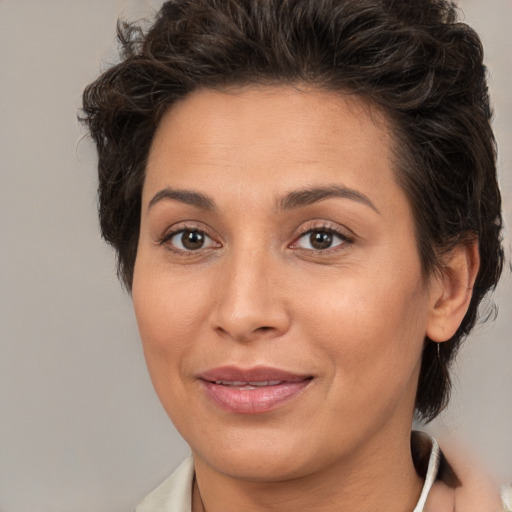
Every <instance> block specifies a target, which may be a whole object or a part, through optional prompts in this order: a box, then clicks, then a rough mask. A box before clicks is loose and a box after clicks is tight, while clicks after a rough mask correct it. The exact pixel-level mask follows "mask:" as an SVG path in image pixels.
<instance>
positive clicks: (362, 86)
mask: <svg viewBox="0 0 512 512" xmlns="http://www.w3.org/2000/svg"><path fill="white" fill-rule="evenodd" d="M118 40H119V42H120V55H121V62H120V63H119V64H117V65H114V66H113V67H111V68H110V69H108V70H107V71H106V72H104V73H103V74H102V75H101V76H100V77H99V78H98V79H97V80H96V81H95V82H93V83H92V84H90V85H89V86H88V87H87V88H86V89H85V91H84V95H83V112H82V114H81V120H82V121H83V122H84V123H85V124H86V125H87V127H88V129H89V131H90V134H91V136H92V138H93V140H94V141H95V143H96V145H97V150H98V156H99V162H98V170H99V216H100V224H101V230H102V234H103V237H104V238H105V240H106V241H107V242H109V243H110V244H111V245H112V246H113V247H114V248H115V250H116V251H117V257H118V272H119V276H120V278H121V280H122V281H123V283H124V284H125V286H126V287H127V289H128V290H130V289H131V283H132V278H133V270H134V264H135V258H136V253H137V243H138V237H139V222H140V208H141V193H142V186H143V182H144V176H145V167H146V161H147V157H148V153H149V149H150V146H151V143H152V139H153V135H154V133H155V131H156V129H157V127H158V125H159V122H160V120H161V118H162V116H163V114H164V113H165V112H166V111H167V110H168V109H169V108H170V106H171V105H173V104H174V103H175V102H176V101H177V100H179V99H181V98H183V97H185V96H186V95H187V94H189V93H190V92H192V91H194V90H197V89H199V88H213V89H220V90H222V89H225V88H227V87H231V86H243V85H248V84H261V85H280V84H283V85H297V84H307V85H311V86H314V87H317V88H319V89H323V90H329V91H335V92H336V91H337V92H339V93H347V92H350V93H355V94H357V95H359V96H361V97H363V98H365V99H367V100H368V101H370V102H372V103H373V104H376V105H378V107H379V108H380V109H381V110H382V111H383V112H384V113H385V115H386V116H387V119H388V120H389V121H390V124H391V127H392V130H393V133H394V139H395V144H396V148H395V153H396V174H397V177H398V180H399V183H400V185H401V187H402V188H403V190H404V191H405V193H406V195H407V197H408V199H409V201H410V205H411V208H412V211H413V215H414V219H415V227H416V243H417V246H418V252H419V255H420V259H421V262H422V268H423V271H424V273H425V275H429V274H430V273H432V272H435V271H440V269H442V255H443V254H444V253H445V252H446V251H449V250H450V249H451V248H453V247H454V246H455V245H457V244H459V243H465V242H467V241H469V240H475V239H477V240H478V244H479V251H480V269H479V272H478V275H477V278H476V282H475V286H474V290H473V296H472V300H471V303H470V306H469V309H468V311H467V314H466V316H465V318H464V320H463V321H462V323H461V325H460V327H459V329H458V331H457V332H456V334H455V335H454V336H453V337H452V338H451V340H449V342H447V343H442V344H441V345H442V346H441V347H440V352H439V353H438V351H437V344H434V343H432V342H429V341H430V340H428V339H426V340H425V345H424V350H423V355H422V366H421V372H420V377H419V383H418V391H417V396H416V404H415V406H416V412H417V415H418V417H419V418H420V419H423V420H425V421H430V420H431V419H433V418H434V417H435V416H437V415H438V414H439V413H440V411H441V410H442V409H443V408H444V407H445V406H446V404H447V402H448V399H449V394H450V388H451V380H450V374H449V367H450V363H451V361H452V360H453V358H454V356H455V354H456V352H457V349H458V347H459V345H460V343H461V341H462V340H463V339H464V337H465V336H466V335H467V334H468V333H469V332H470V330H471V329H472V328H473V326H474V324H475V322H476V319H477V313H478V305H479V303H480V302H481V300H482V298H483V297H484V295H485V294H486V293H487V292H488V291H489V290H490V289H492V288H494V287H495V286H496V283H497V281H498V279H499V276H500V273H501V269H502V265H503V251H502V247H501V229H502V218H501V198H500V192H499V189H498V185H497V179H496V147H495V140H494V136H493V132H492V129H491V124H490V121H491V109H490V105H489V98H488V93H487V84H486V69H485V66H484V65H483V50H482V45H481V42H480V40H479V38H478V36H477V34H476V33H475V32H474V31H473V30H472V29H471V28H470V27H469V26H467V25H466V24H464V23H461V22H459V21H458V18H457V10H456V7H455V5H454V4H453V3H452V2H448V1H445V0H422V1H421V2H418V1H417V0H170V1H167V2H165V3H164V5H163V6H162V8H161V9H160V11H159V13H158V15H157V17H156V19H155V21H154V23H153V24H152V26H151V27H149V29H148V30H144V29H143V28H142V26H141V25H139V24H128V23H121V22H118Z"/></svg>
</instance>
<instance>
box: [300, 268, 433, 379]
mask: <svg viewBox="0 0 512 512" xmlns="http://www.w3.org/2000/svg"><path fill="white" fill-rule="evenodd" d="M298 317H299V318H302V319H303V325H304V328H305V329H307V331H308V333H309V337H311V338H312V339H315V340H316V342H317V350H322V351H324V352H325V354H327V355H328V357H329V358H330V360H331V364H332V367H333V369H334V371H335V372H336V373H337V374H338V377H341V376H342V377H343V378H350V379H351V380H353V381H355V382H356V383H359V384H360V383H365V386H366V385H367V384H368V383H369V382H375V383H376V385H380V384H381V383H382V382H384V381H385V380H386V379H391V380H393V379H395V380H396V379H398V380H403V379H407V378H408V377H409V376H410V373H411V372H412V371H413V370H414V368H415V367H416V366H417V363H418V361H419V359H420V357H421V351H422V347H423V340H424V337H425V330H426V318H427V300H426V294H425V292H424V290H423V286H422V285H421V282H418V280H416V279H413V280H410V279H409V280H405V281H404V279H402V278H401V277H398V278H395V277H392V278H386V277H384V276H383V277H381V278H380V279H377V276H371V275H369V277H368V278H361V279H359V278H357V279H353V280H351V279H348V278H347V279H340V280H337V281H336V280H331V282H330V283H329V284H327V283H325V284H324V285H323V286H322V287H321V292H317V293H315V294H310V296H309V298H308V300H307V303H306V301H304V302H303V304H302V312H301V314H299V315H298Z"/></svg>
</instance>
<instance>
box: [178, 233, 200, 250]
mask: <svg viewBox="0 0 512 512" xmlns="http://www.w3.org/2000/svg"><path fill="white" fill-rule="evenodd" d="M204 241H205V236H204V233H201V232H200V231H183V232H182V233H181V243H182V245H183V247H184V248H185V249H188V250H189V251H195V250H197V249H201V247H203V245H204Z"/></svg>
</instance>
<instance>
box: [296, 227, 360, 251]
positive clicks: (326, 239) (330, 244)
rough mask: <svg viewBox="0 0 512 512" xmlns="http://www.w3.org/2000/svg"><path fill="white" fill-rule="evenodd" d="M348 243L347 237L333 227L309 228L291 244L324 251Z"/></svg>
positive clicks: (297, 247) (299, 247) (310, 249)
mask: <svg viewBox="0 0 512 512" xmlns="http://www.w3.org/2000/svg"><path fill="white" fill-rule="evenodd" d="M346 243H350V240H349V239H348V237H346V236H345V235H343V234H342V233H339V232H338V231H335V230H333V229H328V228H323V229H320V228H318V229H311V230H309V231H307V232H306V233H304V234H303V235H302V236H301V237H300V238H299V239H298V240H297V241H296V242H295V243H294V244H293V245H292V248H294V249H307V250H309V251H326V250H328V249H333V248H336V247H338V246H342V245H344V244H346Z"/></svg>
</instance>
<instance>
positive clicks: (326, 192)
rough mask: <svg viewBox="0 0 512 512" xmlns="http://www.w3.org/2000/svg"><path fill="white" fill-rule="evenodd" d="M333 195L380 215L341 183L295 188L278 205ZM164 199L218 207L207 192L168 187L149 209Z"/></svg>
mask: <svg viewBox="0 0 512 512" xmlns="http://www.w3.org/2000/svg"><path fill="white" fill-rule="evenodd" d="M333 197H338V198H342V199H350V200H353V201H357V202H358V203H362V204H364V205H366V206H369V207H370V208H371V209H372V210H374V211H375V212H376V213H378V214H379V215H380V211H379V210H378V208H377V207H376V206H375V205H374V204H373V202H372V201H371V200H370V199H369V198H368V197H367V196H365V195H364V194H362V193H361V192H358V191H357V190H354V189H352V188H348V187H343V186H339V185H330V186H326V187H311V188H304V189H300V190H294V191H293V192H290V193H288V194H286V195H285V196H284V197H283V198H282V199H280V200H279V201H278V205H279V208H280V209H281V210H293V209H295V208H301V207H304V206H309V205H312V204H314V203H318V202H320V201H324V200H325V199H330V198H333ZM163 200H174V201H180V202H181V203H185V204H188V205H191V206H195V207H196V208H200V209H202V210H206V211H210V212H211V211H215V210H216V209H217V208H216V206H215V201H214V200H213V199H211V198H210V197H208V196H207V195H205V194H201V193H200V192H194V191H193V190H179V189H172V188H170V187H167V188H164V189H162V190H160V191H159V192H157V193H156V194H155V195H154V196H153V198H152V199H151V201H150V202H149V205H148V210H149V209H150V208H151V207H152V206H154V205H155V204H156V203H159V202H160V201H163Z"/></svg>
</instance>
